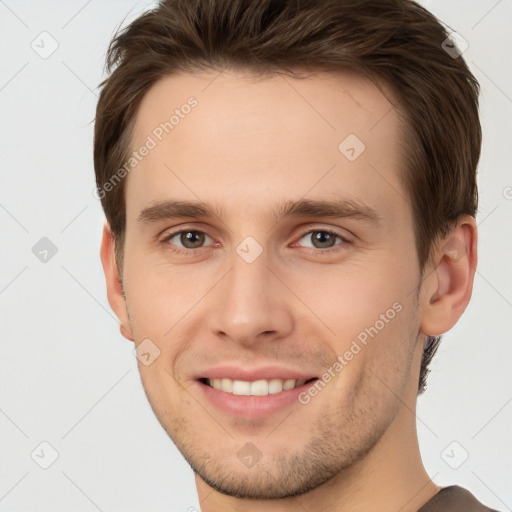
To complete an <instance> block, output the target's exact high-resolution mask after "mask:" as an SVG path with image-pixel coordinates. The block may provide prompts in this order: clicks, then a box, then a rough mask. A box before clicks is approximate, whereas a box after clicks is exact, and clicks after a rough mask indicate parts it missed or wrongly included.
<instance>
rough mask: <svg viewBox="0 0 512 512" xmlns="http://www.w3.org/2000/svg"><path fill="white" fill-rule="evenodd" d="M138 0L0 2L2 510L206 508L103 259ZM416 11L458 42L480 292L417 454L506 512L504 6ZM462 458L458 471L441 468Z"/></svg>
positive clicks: (511, 177) (510, 505) (509, 386)
mask: <svg viewBox="0 0 512 512" xmlns="http://www.w3.org/2000/svg"><path fill="white" fill-rule="evenodd" d="M148 5H150V4H149V3H148V2H144V1H139V2H137V3H135V2H131V1H124V2H122V1H113V0H109V1H108V2H106V1H102V2H101V1H100V0H89V1H88V2H87V1H85V0H76V1H75V0H74V1H69V0H66V1H64V0H62V1H56V0H53V1H45V2H40V1H39V2H36V1H23V0H18V1H16V0H5V1H0V49H1V53H0V55H1V66H0V113H1V114H0V115H1V117H0V140H1V151H0V168H1V170H0V177H1V185H0V223H1V224H0V226H1V234H2V238H1V243H0V251H1V264H0V312H1V314H0V333H1V342H0V343H1V345H0V348H1V350H0V435H1V437H0V439H1V441H0V450H1V451H0V511H13V512H14V511H23V512H29V511H50V510H51V511H54V512H55V511H71V510H72V511H75V512H77V511H84V512H89V511H91V512H94V511H95V510H101V511H104V512H108V511H112V512H114V511H125V512H126V511H143V510H144V511H145V510H151V511H153V512H157V511H163V510H166V511H183V512H185V511H187V510H188V509H189V507H196V508H197V509H199V505H198V500H197V497H196V491H195V486H194V480H193V475H192V471H191V469H190V468H189V467H188V465H187V464H186V463H185V462H184V460H183V459H182V457H181V455H180V454H179V452H178V451H177V450H176V448H175V447H174V445H173V444H172V443H171V441H170V440H169V438H168V437H167V435H166V434H165V433H164V431H163V429H162V428H161V427H160V425H159V424H158V422H157V420H156V419H155V417H154V416H153V413H152V411H151V409H150V407H149V405H148V403H147V401H146V398H145V396H144V392H143V389H142V386H141V384H140V380H139V376H138V373H137V369H136V364H135V363H136V360H135V358H134V357H133V355H132V344H131V343H129V342H127V341H125V340H124V338H122V337H121V335H120V334H119V331H118V324H117V321H116V319H115V317H114V316H113V314H112V313H111V311H110V308H109V306H108V303H107V300H106V294H105V285H104V278H103V274H102V270H101V266H100V260H99V255H98V250H99V244H100V233H101V227H102V221H103V215H102V211H101V208H100V204H99V201H97V200H96V199H95V198H94V197H93V195H92V190H93V187H94V172H93V164H92V133H93V119H94V111H95V106H96V101H97V85H98V84H99V82H100V81H101V79H102V76H103V75H102V73H103V61H104V55H105V51H106V48H107V45H108V42H109V40H110V38H111V36H112V35H113V33H114V31H115V28H116V27H117V25H118V24H119V23H120V22H121V21H122V20H123V19H124V18H125V17H127V18H126V19H127V21H130V20H132V19H134V18H135V17H136V16H137V15H138V14H139V13H140V12H142V11H143V10H144V9H145V8H146V7H147V6H148ZM425 5H426V6H427V7H428V8H429V9H431V10H432V11H433V12H434V14H436V15H437V16H438V17H440V18H441V19H442V20H443V21H444V22H445V23H447V24H448V25H449V26H450V27H451V28H452V29H453V30H456V31H457V32H459V33H460V34H461V35H462V36H463V37H464V38H465V39H466V40H467V41H468V42H469V48H468V50H467V51H466V53H465V54H464V55H465V57H466V59H467V60H468V62H469V64H470V66H471V68H472V70H473V72H474V73H475V75H476V76H477V78H478V79H479V80H480V83H481V86H482V108H481V111H482V122H483V128H484V146H483V156H482V160H481V164H480V168H479V185H480V211H479V214H478V219H477V220H478V222H479V223H480V241H479V256H480V260H479V269H478V273H477V275H476V281H475V288H474V293H473V299H472V302H471V304H470V306H469V308H468V310H467V311H466V313H465V314H464V316H463V317H462V319H461V321H460V322H459V324H458V325H457V326H456V328H454V329H453V330H452V331H450V332H449V333H448V334H446V335H445V337H444V342H443V344H442V347H441V349H440V352H439V353H438V355H437V357H436V359H435V362H434V363H433V366H432V373H431V375H430V380H429V387H428V390H427V392H426V394H425V395H423V396H422V397H421V398H420V399H419V403H418V433H419V438H420V445H421V452H422V455H423V457H424V461H425V464H426V467H427V470H428V471H429V474H430V475H431V476H432V477H434V481H435V482H436V483H438V484H439V485H449V484H459V485H461V486H464V487H466V488H467V489H469V490H471V491H472V492H473V493H474V494H475V495H476V496H477V497H478V498H479V499H480V500H481V501H483V502H484V503H486V504H487V505H489V506H491V507H493V508H496V509H498V510H501V511H505V510H512V437H511V425H512V377H511V372H510V361H511V360H512V328H511V325H510V318H511V316H512V315H511V313H512V270H511V265H510V262H511V258H510V255H511V253H512V230H511V229H510V223H511V221H512V200H511V198H512V189H507V187H512V172H511V161H512V155H511V152H510V148H511V131H512V130H511V122H510V120H511V117H512V70H511V64H510V62H511V60H510V55H511V54H512V0H500V1H497V0H478V1H471V2H468V1H463V0H449V1H447V0H431V1H428V2H425ZM43 31H47V32H48V33H49V34H51V37H52V38H53V39H55V40H56V41H57V42H58V48H57V50H56V51H55V52H54V53H53V54H52V55H51V56H50V57H48V58H47V59H43V58H41V57H40V56H39V55H38V54H37V53H36V52H35V51H34V50H33V49H32V48H31V43H32V41H34V40H36V43H37V41H40V38H39V39H38V36H39V34H41V32H43ZM40 37H48V36H40ZM39 44H41V43H39ZM50 44H51V40H50V39H47V40H46V43H45V48H47V49H48V48H50V47H51V46H50ZM507 190H508V192H509V193H508V194H507ZM507 196H508V198H507ZM42 237H48V238H49V239H50V240H51V241H52V242H53V243H54V244H55V246H56V247H57V250H58V252H57V253H56V254H55V256H53V257H52V258H51V259H50V260H49V261H48V262H46V263H42V262H41V261H39V259H38V258H36V256H35V255H34V254H33V253H32V247H33V246H34V245H35V244H36V243H37V242H38V241H39V240H40V239H41V238H42ZM43 441H46V442H48V443H50V445H51V446H52V447H53V448H54V449H55V450H56V451H57V452H58V459H57V460H56V461H55V463H53V464H52V465H51V466H50V467H49V468H48V469H42V468H41V467H39V465H37V464H36V462H34V460H33V459H32V458H31V453H32V452H33V450H35V449H36V448H37V450H36V452H35V453H36V454H39V455H40V458H39V459H38V460H39V461H41V462H44V460H43V459H44V458H45V457H46V461H47V462H48V461H49V460H50V459H49V458H48V457H50V456H51V449H50V448H48V447H46V448H45V447H44V446H43V447H42V448H41V447H39V445H40V443H41V442H43ZM453 441H456V443H458V444H452V445H451V446H449V445H450V443H452V442H453ZM38 447H39V448H38ZM447 447H448V450H447V451H445V449H446V448H447ZM41 450H43V451H42V452H41ZM463 450H465V451H467V453H468V454H469V458H468V459H467V460H466V461H465V462H464V463H463V464H462V465H460V467H459V468H458V469H452V468H451V467H450V466H449V465H448V463H447V462H446V460H450V462H451V463H452V465H454V461H455V462H457V461H461V460H462V457H463V455H464V453H465V452H464V451H463ZM42 453H44V456H43V455H41V454H42ZM443 453H444V454H445V456H444V458H443V456H442V454H443ZM447 454H448V456H447ZM34 457H35V458H37V457H36V456H34Z"/></svg>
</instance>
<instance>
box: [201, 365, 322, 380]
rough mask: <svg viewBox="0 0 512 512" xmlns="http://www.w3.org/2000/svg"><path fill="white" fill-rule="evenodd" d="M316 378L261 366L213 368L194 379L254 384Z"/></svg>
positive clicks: (292, 370) (285, 369)
mask: <svg viewBox="0 0 512 512" xmlns="http://www.w3.org/2000/svg"><path fill="white" fill-rule="evenodd" d="M313 378H316V375H314V374H313V373H304V372H303V371H299V370H294V369H291V368H284V367H279V366H262V367H260V368H241V367H240V366H229V365H224V366H215V367H212V368H208V369H207V370H204V371H203V372H202V373H200V374H198V375H197V376H196V379H197V380H198V379H231V380H244V381H248V382H254V381H256V380H271V379H282V380H288V379H294V380H309V379H313Z"/></svg>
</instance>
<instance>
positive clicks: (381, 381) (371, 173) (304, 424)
mask: <svg viewBox="0 0 512 512" xmlns="http://www.w3.org/2000/svg"><path fill="white" fill-rule="evenodd" d="M191 97H193V98H194V99H193V100H189V98H191ZM187 102H188V103H187ZM187 104H188V105H190V107H185V105H187ZM176 109H177V111H176ZM173 114H175V118H174V119H172V120H171V123H172V127H170V126H171V125H161V123H165V122H166V121H169V118H170V116H171V115H173ZM162 126H164V127H165V128H166V129H167V130H165V129H164V128H162ZM158 128H160V129H158ZM167 132H168V133H167ZM148 136H149V137H150V138H151V140H152V141H153V143H154V144H153V143H151V142H149V143H148V141H149V139H148ZM401 138H402V134H401V133H400V124H399V120H398V115H397V113H396V112H395V110H393V109H392V107H391V104H390V103H389V101H388V100H387V99H386V98H385V97H384V96H383V94H382V93H381V92H380V91H379V90H378V89H377V87H375V85H373V84H372V83H370V82H369V81H367V80H366V79H363V78H362V77H359V76H358V75H355V74H350V73H345V72H344V73H339V74H334V73H332V74H322V75H320V74H318V75H312V76H309V77H308V78H305V79H301V80H299V79H292V78H290V77H280V76H276V75H274V76H272V77H267V78H261V77H260V78H254V77H251V76H249V75H247V74H244V73H241V72H235V71H225V72H223V73H222V74H220V75H219V76H216V75H207V74H199V75H192V74H183V75H175V76H171V77H167V78H165V79H162V80H161V81H160V82H158V83H157V84H155V85H154V86H153V88H152V89H151V90H150V91H149V92H148V93H147V94H146V96H145V97H144V99H143V101H142V103H141V105H140V108H139V110H138V115H137V117H136V120H135V126H134V131H133V137H132V150H138V149H139V148H140V147H141V146H143V145H146V146H148V147H149V146H151V148H150V149H149V151H148V152H147V155H146V156H144V157H143V158H141V159H140V161H139V162H138V163H137V165H136V167H134V168H133V170H132V171H131V172H130V174H129V176H128V177H127V182H126V190H125V193H126V196H125V197H126V215H127V223H126V239H125V247H124V265H123V274H122V275H123V284H124V291H125V294H126V319H127V323H129V329H130V330H131V332H132V334H133V338H134V340H135V342H136V344H137V345H138V346H139V351H140V352H142V353H144V354H146V356H143V357H141V358H140V361H139V369H140V373H141V378H142V382H143V385H144V388H145V391H146V394H147V397H148V399H149V401H150V403H151V406H152V408H153V410H154V412H155V414H156V416H157V417H158V419H159V421H160V422H161V424H162V426H163V427H164V428H165V430H166V431H167V432H168V434H169V436H170V437H171V438H172V440H173V441H174V442H175V444H176V445H177V446H178V448H179V449H180V450H181V452H182V453H183V455H184V456H185V458H186V459H187V460H188V462H189V463H190V464H191V466H192V467H193V469H194V470H195V472H196V473H197V474H198V475H199V477H200V478H201V479H202V481H204V482H206V483H207V484H209V485H210V486H211V487H213V488H214V489H217V490H218V491H220V492H223V493H225V494H229V495H232V496H238V497H253V498H261V499H263V498H278V497H285V496H291V495H294V494H300V493H304V492H306V491H308V490H311V489H313V488H315V487H317V486H319V485H321V484H323V483H325V482H327V481H328V480H329V479H331V478H332V477H334V476H335V475H337V474H340V472H343V471H344V470H347V468H350V467H352V466H353V465H354V463H355V462H357V461H359V460H361V459H363V458H364V456H365V455H366V454H367V453H368V452H369V450H370V449H371V448H373V447H374V446H375V445H376V444H377V443H378V442H379V440H380V439H381V437H382V436H383V434H384V433H385V432H386V431H388V430H389V429H390V428H391V426H392V425H393V422H394V421H395V420H396V418H397V416H398V413H399V411H400V410H401V408H403V407H404V401H405V402H406V401H407V400H408V398H407V396H409V395H410V396H412V395H415V389H416V388H417V371H414V372H411V361H412V360H413V356H414V354H415V348H417V346H418V343H417V342H418V339H419V338H418V333H419V330H420V309H419V307H418V302H417V300H418V299H417V297H418V295H417V293H416V291H417V286H418V283H419V280H420V271H419V268H418V262H417V255H416V251H415V244H414V231H413V224H412V216H411V211H410V206H409V204H408V201H407V199H406V197H407V194H406V192H405V190H404V188H403V186H402V183H401V181H400V172H401V165H402V159H401V156H400V155H401V153H400V151H401V149H400V140H401ZM160 139H161V140H160ZM142 152H145V151H142ZM121 316H122V314H121ZM416 353H418V352H417V350H416ZM155 356H157V357H156V358H155ZM149 363H150V364H149ZM329 375H330V377H329ZM212 386H214V387H212ZM411 390H412V393H411ZM409 406H410V407H414V405H413V404H409Z"/></svg>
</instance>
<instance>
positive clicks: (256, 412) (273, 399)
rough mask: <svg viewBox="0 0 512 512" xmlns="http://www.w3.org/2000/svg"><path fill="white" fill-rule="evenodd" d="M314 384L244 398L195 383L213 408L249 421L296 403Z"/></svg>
mask: <svg viewBox="0 0 512 512" xmlns="http://www.w3.org/2000/svg"><path fill="white" fill-rule="evenodd" d="M314 382H315V381H312V382H308V383H307V384H303V385H302V386H298V387H296V388H293V389H288V390H286V391H281V392H279V393H275V394H271V395H264V396H252V395H251V396H246V395H233V394H232V393H227V392H225V391H221V390H219V389H215V388H212V387H211V386H208V385H207V384H204V383H203V382H201V381H197V383H198V384H199V388H200V390H201V392H202V393H204V396H205V397H206V398H207V399H208V400H209V401H210V402H211V403H212V404H213V405H214V406H215V407H217V408H218V409H220V410H221V411H223V412H225V413H227V414H229V415H230V416H237V417H241V418H251V419H258V418H265V417H267V416H270V415H271V414H274V413H276V412H278V411H281V410H282V409H284V408H286V407H288V406H290V405H292V404H294V403H298V402H299V400H298V396H299V394H300V393H302V392H303V391H305V390H306V389H308V388H309V386H310V385H311V384H314Z"/></svg>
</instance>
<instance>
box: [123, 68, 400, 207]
mask: <svg viewBox="0 0 512 512" xmlns="http://www.w3.org/2000/svg"><path fill="white" fill-rule="evenodd" d="M386 96H388V97H389V94H386ZM386 96H385V95H384V94H383V93H382V92H381V91H380V90H379V88H378V87H377V86H376V85H375V84H374V83H373V82H371V81H370V80H369V79H367V78H364V77H362V76H360V75H358V74H356V73H352V72H337V73H322V74H320V73H317V74H312V75H310V76H308V77H306V78H299V79H297V78H291V77H289V76H286V75H271V76H267V77H261V76H255V75H250V74H248V73H244V72H240V71H233V70H226V71H223V72H222V73H220V72H217V73H200V74H191V73H187V74H176V75H172V76H168V77H165V78H163V79H161V80H159V81H158V82H157V83H156V84H155V85H153V87H152V88H151V89H150V90H149V91H148V92H147V93H146V95H145V96H144V98H143V100H142V102H141V104H140V106H139V108H138V111H137V115H136V118H135V124H134V129H133V132H132V147H131V150H132V151H138V150H139V149H140V148H141V147H143V146H144V145H146V146H148V147H151V149H150V150H149V151H144V153H146V155H145V156H144V157H143V158H141V159H140V160H139V161H138V162H137V164H136V167H134V170H133V171H131V172H130V173H129V176H128V183H127V211H132V213H133V214H134V215H135V214H136V211H137V210H140V209H141V208H142V207H144V206H145V205H146V204H147V203H148V202H149V201H158V200H165V199H167V197H168V196H169V195H173V197H175V196H179V197H180V198H181V197H183V198H185V196H186V199H196V200H197V199H198V198H201V199H203V198H208V199H211V200H212V202H213V201H217V202H218V203H223V202H225V201H226V199H227V198H230V201H231V202H232V203H233V205H234V206H235V203H236V200H235V198H236V197H238V198H239V199H240V204H238V205H237V206H240V205H244V204H245V206H246V208H250V207H252V206H253V203H254V201H252V200H253V199H256V198H257V199H258V205H262V206H263V205H265V204H266V203H267V202H268V206H269V207H271V202H272V200H273V199H277V196H278V195H279V196H280V197H279V198H280V199H294V198H295V199H296V198H299V197H302V196H304V195H305V194H308V195H309V196H311V197H314V196H315V195H317V196H320V195H322V196H325V195H326V194H327V195H328V194H336V195H339V194H340V193H342V194H343V195H345V196H347V197H348V198H349V199H357V200H359V199H362V198H364V199H366V200H368V201H373V202H374V205H375V206H379V203H380V206H381V207H383V208H388V209H389V208H392V207H393V203H396V202H397V201H398V202H403V200H404V196H405V192H404V191H403V190H402V186H401V182H400V180H399V169H400V164H401V159H400V140H401V133H400V125H399V121H398V115H397V113H396V111H395V109H394V108H393V107H392V105H391V103H390V101H389V100H388V99H387V97H386ZM235 194H236V195H235ZM248 202H249V203H248ZM402 206H404V205H402Z"/></svg>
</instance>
